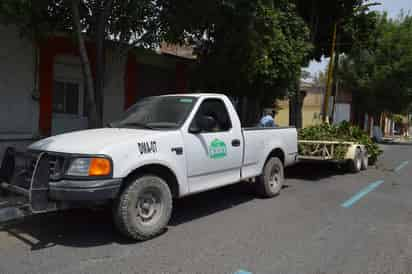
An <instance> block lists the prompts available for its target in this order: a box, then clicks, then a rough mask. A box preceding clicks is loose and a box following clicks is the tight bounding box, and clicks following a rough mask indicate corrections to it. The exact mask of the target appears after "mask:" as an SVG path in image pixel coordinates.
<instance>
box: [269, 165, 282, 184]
mask: <svg viewBox="0 0 412 274" xmlns="http://www.w3.org/2000/svg"><path fill="white" fill-rule="evenodd" d="M280 181H281V173H280V169H279V167H277V166H275V167H273V168H272V170H271V171H270V175H269V188H270V189H272V190H273V189H275V188H277V187H278V186H279V184H280Z"/></svg>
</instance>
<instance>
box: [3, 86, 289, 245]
mask: <svg viewBox="0 0 412 274" xmlns="http://www.w3.org/2000/svg"><path fill="white" fill-rule="evenodd" d="M28 154H29V155H30V157H28V156H27V155H28ZM7 155H8V156H7ZM6 157H8V158H7V159H5V160H3V167H2V169H1V170H2V171H1V172H2V174H3V175H1V174H0V175H1V176H2V178H3V181H4V182H3V183H2V187H3V189H6V190H7V191H10V192H18V193H19V194H23V195H24V194H25V195H26V196H27V197H28V199H29V210H30V212H33V213H41V212H44V211H48V210H58V209H63V208H68V207H73V206H78V205H85V204H86V205H93V204H101V203H109V204H111V205H112V206H113V215H114V216H113V217H114V220H115V223H116V225H117V226H118V228H119V230H120V231H121V232H123V233H124V234H126V235H127V236H129V237H131V238H133V239H137V240H141V239H147V238H151V237H153V236H155V235H157V234H159V233H161V231H162V230H163V229H164V228H165V227H166V226H167V223H168V221H169V219H170V216H171V212H172V207H173V206H172V205H173V199H176V198H180V197H184V196H187V195H191V194H195V193H199V192H202V191H207V190H210V189H214V188H219V187H222V186H225V185H229V184H233V183H237V182H240V181H243V180H248V179H251V180H250V181H251V182H254V184H255V185H256V189H257V193H259V194H260V195H261V196H263V197H273V196H275V195H277V194H278V193H279V191H280V190H281V186H282V183H283V180H284V178H283V169H284V167H285V166H289V165H291V164H293V163H294V162H295V161H296V157H297V133H296V129H294V128H242V126H241V123H240V120H239V117H238V115H237V113H236V111H235V108H234V107H233V105H232V103H231V101H230V100H229V99H228V97H226V96H224V95H220V94H185V95H181V94H178V95H165V96H156V97H147V98H144V99H142V100H140V101H139V102H137V103H136V104H135V105H133V106H132V107H131V108H130V109H129V110H128V111H127V112H126V113H125V114H124V117H123V118H122V119H120V120H119V121H115V122H112V123H110V124H109V125H108V127H107V128H100V129H91V130H83V131H77V132H72V133H67V134H62V135H56V136H52V137H49V138H46V139H44V140H40V141H38V142H36V143H34V144H32V145H30V146H29V148H28V152H27V153H26V154H25V156H24V157H22V158H23V162H25V164H23V167H22V168H21V170H19V171H17V170H18V169H19V168H17V166H18V164H17V163H18V161H17V158H18V157H16V155H14V156H13V152H12V151H9V153H6ZM11 161H13V164H10V162H11ZM4 166H6V167H4ZM10 167H12V169H13V170H11V168H10ZM28 167H30V168H28ZM22 170H23V171H22ZM16 174H17V175H16ZM19 174H20V175H19ZM36 195H37V196H36Z"/></svg>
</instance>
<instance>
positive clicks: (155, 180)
mask: <svg viewBox="0 0 412 274" xmlns="http://www.w3.org/2000/svg"><path fill="white" fill-rule="evenodd" d="M172 207H173V198H172V193H171V192H170V189H169V186H168V185H167V183H166V182H165V181H164V180H163V179H162V178H160V177H158V176H154V175H145V176H142V177H139V178H137V179H134V181H132V182H131V183H130V184H129V185H128V186H127V187H126V188H125V189H124V191H123V192H122V193H121V194H120V197H119V199H118V201H117V203H115V207H114V209H113V214H114V221H115V224H116V226H117V228H118V229H119V231H120V232H121V233H122V234H124V235H125V236H127V237H130V238H132V239H134V240H147V239H150V238H153V237H155V236H157V235H159V234H160V233H162V232H163V231H164V230H165V228H166V226H167V224H168V222H169V220H170V217H171V214H172Z"/></svg>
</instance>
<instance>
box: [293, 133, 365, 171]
mask: <svg viewBox="0 0 412 274" xmlns="http://www.w3.org/2000/svg"><path fill="white" fill-rule="evenodd" d="M298 145H299V147H300V148H301V149H299V156H298V159H299V161H301V162H304V161H323V162H324V161H329V162H335V163H338V164H345V165H347V167H348V168H349V170H350V171H351V172H354V173H357V172H360V171H361V170H366V169H368V165H369V156H368V151H367V149H366V147H365V146H364V145H362V144H359V143H355V142H344V141H321V140H299V141H298Z"/></svg>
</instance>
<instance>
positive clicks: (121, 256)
mask: <svg viewBox="0 0 412 274" xmlns="http://www.w3.org/2000/svg"><path fill="white" fill-rule="evenodd" d="M384 150H385V156H384V157H383V158H382V159H381V160H380V161H379V163H378V165H377V167H373V168H370V169H369V170H368V171H365V172H362V173H359V174H343V173H342V172H340V171H339V170H336V169H333V168H331V167H330V166H328V165H299V166H296V167H294V168H292V169H290V170H288V171H287V180H286V186H285V188H284V189H283V191H282V193H281V195H280V196H278V197H276V198H274V199H266V200H265V199H257V198H256V197H255V196H254V195H253V194H252V193H251V190H250V189H249V187H248V186H247V185H237V186H232V187H228V188H225V189H220V190H216V191H212V192H209V193H204V194H200V195H196V196H193V197H189V198H186V199H183V200H180V201H177V202H176V205H175V213H174V215H173V218H172V221H171V224H170V226H169V229H168V231H167V232H166V233H165V234H163V235H161V236H160V237H158V238H156V239H153V240H150V241H146V242H140V243H133V242H130V241H128V240H126V239H124V238H122V237H121V236H119V235H118V234H117V233H116V231H115V230H114V228H113V225H112V223H111V220H110V215H109V212H107V211H104V210H101V211H89V210H77V211H69V212H65V213H58V214H49V215H44V216H41V217H35V218H31V219H28V220H26V221H25V222H23V223H19V224H14V225H11V226H8V227H5V228H3V229H0V273H2V274H3V273H99V274H101V273H236V272H238V273H248V272H249V273H254V274H256V273H265V274H269V273H412V199H411V197H412V179H411V178H412V145H411V146H409V145H390V146H385V147H384ZM406 161H410V163H408V162H406ZM380 180H383V181H384V182H383V183H382V182H381V181H380ZM376 182H377V183H376ZM372 183H375V184H372ZM362 190H363V191H362ZM356 194H357V196H354V195H356ZM362 195H364V196H362ZM361 196H362V197H361ZM350 198H353V199H352V200H350V201H348V199H350ZM345 201H348V202H347V204H346V206H347V207H343V206H342V204H343V203H344V202H345ZM348 204H349V205H348Z"/></svg>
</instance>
